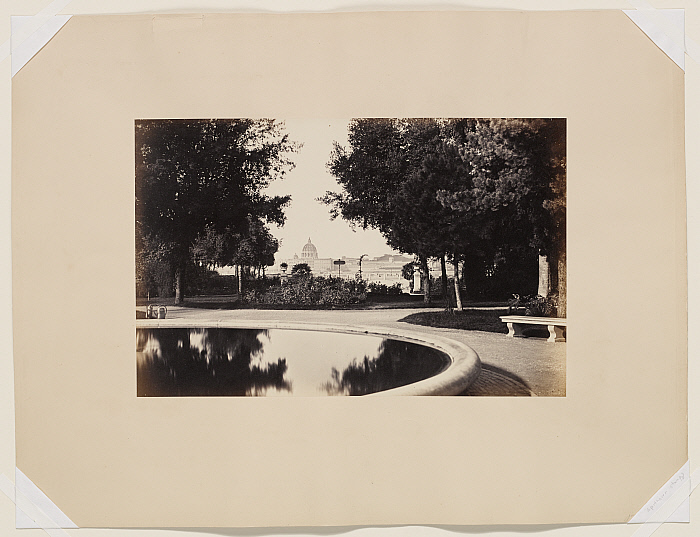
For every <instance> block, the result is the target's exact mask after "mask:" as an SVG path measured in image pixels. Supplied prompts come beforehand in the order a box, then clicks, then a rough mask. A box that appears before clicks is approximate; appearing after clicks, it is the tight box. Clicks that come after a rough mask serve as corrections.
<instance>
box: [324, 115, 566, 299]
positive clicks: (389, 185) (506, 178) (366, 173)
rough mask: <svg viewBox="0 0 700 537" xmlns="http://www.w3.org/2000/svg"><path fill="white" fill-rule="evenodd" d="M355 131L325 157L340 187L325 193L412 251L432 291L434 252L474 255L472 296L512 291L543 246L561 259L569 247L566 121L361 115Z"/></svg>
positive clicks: (333, 205)
mask: <svg viewBox="0 0 700 537" xmlns="http://www.w3.org/2000/svg"><path fill="white" fill-rule="evenodd" d="M348 130H349V136H348V147H342V146H340V145H338V144H336V145H335V146H334V149H333V152H332V153H331V158H330V161H329V163H328V168H329V170H330V172H331V174H332V175H334V176H335V178H336V180H337V182H338V184H339V185H340V187H341V192H327V193H326V194H325V196H323V197H322V198H320V201H322V202H323V203H325V204H327V205H328V206H329V208H330V214H331V217H332V218H336V217H342V218H343V219H345V220H347V221H348V222H350V223H351V225H353V226H361V227H363V228H367V227H371V228H375V229H377V230H379V231H380V232H381V233H382V235H383V236H384V237H385V238H386V240H387V243H388V244H389V245H390V246H392V247H394V248H396V249H398V250H400V251H401V252H404V253H410V254H414V255H415V256H416V257H417V259H418V266H419V267H420V268H421V273H422V277H423V280H424V287H425V288H426V290H427V292H426V293H425V296H426V299H427V298H428V297H429V296H430V294H431V293H430V289H429V283H430V282H429V280H428V278H427V273H428V271H427V261H428V260H429V259H431V258H432V259H443V257H448V258H449V259H451V260H452V262H453V263H457V264H460V263H462V262H466V261H467V260H471V261H472V266H471V267H470V269H474V268H476V267H477V266H478V267H479V270H480V271H481V276H480V277H479V278H477V279H478V280H480V281H481V289H480V290H474V291H473V294H474V296H478V295H481V296H495V295H505V296H508V294H509V292H512V285H515V283H516V282H515V280H517V279H518V278H520V277H521V276H522V274H523V271H525V270H528V271H531V270H533V269H532V267H533V262H535V261H536V260H537V256H538V254H539V253H542V254H546V255H548V256H550V257H552V258H554V262H555V263H554V264H555V265H556V262H557V258H560V257H561V255H562V253H564V252H565V250H564V248H565V245H564V241H565V190H566V187H565V173H566V147H565V130H566V122H565V120H558V119H551V120H547V119H439V120H435V119H356V120H353V121H352V122H351V123H350V125H349V127H348ZM474 261H476V263H474ZM415 270H416V267H415V266H410V267H406V268H405V270H404V274H403V275H404V277H405V278H407V279H410V278H411V277H412V275H413V272H414V271H415ZM564 274H565V271H564ZM465 280H466V281H468V282H470V283H471V281H472V280H468V279H466V278H465ZM524 284H525V283H524V282H522V281H521V282H520V287H522V286H523V285H524ZM527 285H528V286H529V278H528V282H527ZM489 286H490V287H491V289H489ZM504 289H505V290H504Z"/></svg>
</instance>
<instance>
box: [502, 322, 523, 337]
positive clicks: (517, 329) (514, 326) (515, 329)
mask: <svg viewBox="0 0 700 537" xmlns="http://www.w3.org/2000/svg"><path fill="white" fill-rule="evenodd" d="M506 324H507V325H508V337H525V336H524V335H523V326H522V325H521V324H518V323H506Z"/></svg>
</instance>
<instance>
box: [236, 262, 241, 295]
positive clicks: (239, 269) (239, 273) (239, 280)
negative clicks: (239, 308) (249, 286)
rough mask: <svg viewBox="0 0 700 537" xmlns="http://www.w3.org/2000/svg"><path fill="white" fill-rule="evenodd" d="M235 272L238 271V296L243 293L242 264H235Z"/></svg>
mask: <svg viewBox="0 0 700 537" xmlns="http://www.w3.org/2000/svg"><path fill="white" fill-rule="evenodd" d="M236 272H238V296H242V295H243V265H237V266H236Z"/></svg>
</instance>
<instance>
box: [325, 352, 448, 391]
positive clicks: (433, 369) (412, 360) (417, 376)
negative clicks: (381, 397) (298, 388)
mask: <svg viewBox="0 0 700 537" xmlns="http://www.w3.org/2000/svg"><path fill="white" fill-rule="evenodd" d="M449 363H450V359H449V357H448V356H447V355H446V354H445V353H443V352H440V351H438V350H437V349H433V348H431V347H426V346H423V345H416V344H415V343H408V342H405V341H400V340H397V339H385V340H384V341H383V343H382V344H381V346H380V347H379V355H378V356H377V357H376V358H370V357H368V356H365V357H364V359H363V360H362V361H361V362H358V361H357V360H355V361H353V362H352V363H351V364H350V365H349V366H348V367H346V368H345V369H344V370H343V372H342V373H340V372H339V371H338V370H337V369H336V368H333V369H332V370H331V380H330V381H329V382H327V383H324V384H323V388H324V389H325V391H326V392H327V393H328V395H366V394H369V393H376V392H380V391H384V390H390V389H392V388H398V387H399V386H405V385H407V384H411V383H413V382H418V381H419V380H423V379H426V378H428V377H432V376H434V375H437V374H438V373H440V371H442V370H443V369H444V368H445V367H447V365H449Z"/></svg>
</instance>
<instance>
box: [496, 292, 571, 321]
mask: <svg viewBox="0 0 700 537" xmlns="http://www.w3.org/2000/svg"><path fill="white" fill-rule="evenodd" d="M558 303H559V300H558V296H557V295H556V294H554V293H553V294H550V295H549V296H547V297H543V296H541V295H526V296H522V297H521V296H520V295H513V299H512V300H510V301H509V302H508V313H511V312H517V310H518V309H521V308H524V309H525V315H531V316H533V317H556V316H557V307H558Z"/></svg>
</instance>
